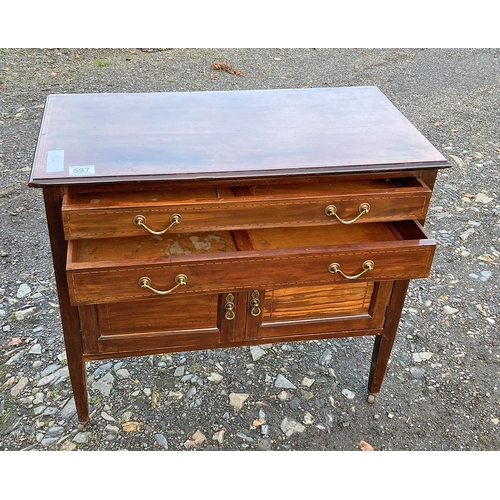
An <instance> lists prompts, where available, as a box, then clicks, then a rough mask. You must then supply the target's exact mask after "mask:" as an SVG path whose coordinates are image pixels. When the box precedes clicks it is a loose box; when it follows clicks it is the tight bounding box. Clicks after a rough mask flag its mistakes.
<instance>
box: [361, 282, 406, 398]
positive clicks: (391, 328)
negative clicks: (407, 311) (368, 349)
mask: <svg viewBox="0 0 500 500" xmlns="http://www.w3.org/2000/svg"><path fill="white" fill-rule="evenodd" d="M409 283H410V282H409V281H395V282H394V288H393V290H392V296H391V301H390V303H389V307H388V308H387V314H386V320H385V325H384V331H383V332H382V335H377V336H376V337H375V344H374V346H373V354H372V362H371V367H370V376H369V378H368V391H369V392H370V394H374V393H377V392H379V391H380V387H381V386H382V381H383V380H384V376H385V371H386V369H387V363H388V362H389V357H390V355H391V351H392V346H393V344H394V339H395V338H396V332H397V330H398V325H399V320H400V318H401V311H402V309H403V305H404V302H405V298H406V291H407V289H408V285H409Z"/></svg>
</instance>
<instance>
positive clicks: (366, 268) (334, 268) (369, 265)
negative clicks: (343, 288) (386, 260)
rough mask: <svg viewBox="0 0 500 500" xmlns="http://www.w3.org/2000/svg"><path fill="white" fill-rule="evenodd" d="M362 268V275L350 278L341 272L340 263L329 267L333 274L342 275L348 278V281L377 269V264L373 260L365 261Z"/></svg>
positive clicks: (334, 263)
mask: <svg viewBox="0 0 500 500" xmlns="http://www.w3.org/2000/svg"><path fill="white" fill-rule="evenodd" d="M362 267H363V270H362V271H361V272H360V273H358V274H356V275H355V276H349V275H347V274H344V273H343V272H342V271H341V269H340V264H339V263H337V262H333V263H332V264H330V265H329V266H328V271H330V272H331V273H340V274H341V275H342V276H343V277H344V278H347V279H348V280H355V279H357V278H359V277H360V276H362V275H363V274H365V273H366V272H368V271H371V270H372V269H373V268H374V267H375V264H374V263H373V260H365V261H364V262H363V266H362Z"/></svg>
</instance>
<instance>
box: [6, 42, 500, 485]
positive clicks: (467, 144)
mask: <svg viewBox="0 0 500 500" xmlns="http://www.w3.org/2000/svg"><path fill="white" fill-rule="evenodd" d="M499 57H500V50H499V49H133V48H132V49H119V50H118V49H114V50H105V49H92V50H90V49H50V50H49V49H1V50H0V179H1V182H0V194H1V197H0V209H1V213H2V218H1V223H0V231H1V241H0V259H1V260H0V262H1V264H2V266H1V271H0V289H1V290H0V325H1V328H0V449H2V450H12V451H14V450H166V449H168V450H171V451H180V450H188V449H191V450H276V451H280V450H294V451H300V450H308V451H321V450H339V451H340V450H345V451H349V450H352V451H353V450H359V449H360V443H361V442H362V441H364V442H366V443H368V444H369V445H371V446H372V447H373V448H374V449H375V450H377V451H378V450H396V451H403V450H414V451H424V450H433V451H438V450H455V451H458V450H488V451H497V450H499V449H500V424H499V421H500V391H499V382H500V381H499V371H500V339H499V324H500V304H499V297H500V293H499V289H498V283H499V269H498V264H499V263H500V238H499V237H500V191H499V187H498V180H499V175H498V174H499V164H500V136H499V109H500V60H499ZM213 62H223V63H225V64H227V65H229V66H230V67H232V68H233V69H235V70H238V72H241V73H242V74H232V73H228V72H220V71H213V70H211V69H210V66H211V64H212V63H213ZM353 85H376V86H378V87H379V88H380V89H381V90H382V91H383V92H384V93H385V94H386V95H387V96H388V97H389V99H391V100H392V102H393V103H394V104H395V105H396V106H397V107H398V108H399V109H400V110H401V111H402V112H403V113H404V114H405V115H406V116H407V117H408V118H409V119H410V120H411V121H412V122H413V123H414V124H415V126H416V127H417V128H418V129H419V130H420V131H421V132H422V133H423V134H424V135H425V136H426V137H427V138H428V139H429V140H430V141H431V142H432V143H433V144H434V145H435V146H436V147H437V148H438V149H439V150H440V151H441V152H442V153H443V154H444V155H445V156H446V157H447V158H448V159H449V160H450V161H451V162H452V163H453V164H454V168H453V169H449V170H446V171H441V172H440V174H439V176H438V180H437V184H436V188H435V192H434V196H433V199H432V202H431V208H430V212H429V218H428V222H427V224H426V227H427V228H428V231H429V232H430V234H431V235H432V236H433V237H435V238H436V239H437V241H438V247H437V251H436V256H435V260H434V265H433V269H432V272H431V276H430V278H428V279H426V280H415V281H413V282H412V284H411V286H410V290H409V294H408V297H407V301H406V304H405V309H404V313H403V317H402V320H401V324H400V328H399V332H398V337H397V341H396V343H395V346H394V350H393V354H392V357H391V361H390V364H389V367H388V372H387V375H386V378H385V381H384V384H383V387H382V391H381V393H380V394H379V395H378V397H377V400H376V402H375V404H371V405H370V404H368V403H367V402H366V383H367V374H368V367H369V362H370V354H371V348H372V339H370V338H367V339H345V340H327V341H317V342H316V341H314V342H303V343H300V342H299V343H293V344H276V345H272V346H271V345H265V346H261V348H259V349H252V350H250V349H248V348H238V349H231V350H214V351H200V352H189V353H176V354H172V355H164V356H151V357H143V358H126V359H121V360H111V361H102V362H91V363H88V365H87V374H88V385H89V396H90V400H91V412H92V416H91V423H90V425H89V427H88V428H87V429H85V430H81V429H79V426H78V423H77V421H76V418H75V413H74V407H73V400H72V393H71V387H70V383H69V379H68V375H67V368H66V363H65V357H64V345H63V342H62V333H61V327H60V317H59V311H58V305H57V295H56V290H55V282H54V277H53V272H52V264H51V257H50V249H49V241H48V236H47V230H46V222H45V214H44V208H43V203H42V197H41V191H40V190H38V189H32V188H28V187H27V182H28V178H29V173H30V167H31V162H32V159H33V154H34V150H35V146H36V141H37V134H38V129H39V126H40V120H41V117H42V113H43V107H44V102H45V98H46V96H47V95H48V94H51V93H79V92H85V93H87V92H158V91H161V92H182V91H204V90H237V89H264V88H297V87H324V86H331V87H336V86H353ZM234 395H239V397H240V399H239V400H238V401H236V399H237V398H236V396H234ZM235 398H236V399H235ZM240 406H241V408H240ZM353 477H354V476H353ZM353 477H351V480H352V479H353Z"/></svg>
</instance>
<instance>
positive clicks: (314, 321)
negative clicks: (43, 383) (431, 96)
mask: <svg viewBox="0 0 500 500" xmlns="http://www.w3.org/2000/svg"><path fill="white" fill-rule="evenodd" d="M449 166H450V164H449V163H448V162H447V160H446V159H445V158H444V157H443V156H442V155H441V154H440V153H439V152H438V151H437V150H436V149H435V148H434V147H433V146H432V145H431V144H430V143H429V141H428V140H427V139H425V138H424V136H423V135H422V134H421V133H420V132H418V131H417V130H416V129H415V128H414V127H413V125H412V124H411V123H410V122H409V121H408V120H407V119H406V118H405V117H404V116H403V115H402V114H401V113H400V112H399V111H398V110H397V109H396V108H395V107H394V106H393V105H392V104H391V102H390V101H389V100H388V99H387V98H386V97H385V96H384V95H383V94H382V93H381V92H380V90H379V89H377V88H376V87H350V88H318V89H293V90H259V91H232V92H193V93H188V92H186V93H151V94H139V93H138V94H81V95H78V94H73V95H51V96H49V98H48V99H47V103H46V107H45V112H44V117H43V121H42V125H41V130H40V135H39V141H38V145H37V150H36V153H35V158H34V165H33V170H32V174H31V178H30V183H29V184H30V185H31V186H37V187H41V188H43V194H44V200H45V207H46V214H47V221H48V229H49V234H50V240H51V248H52V255H53V263H54V270H55V277H56V282H57V288H58V294H59V303H60V311H61V319H62V327H63V333H64V340H65V345H66V352H67V359H68V366H69V371H70V377H71V383H72V387H73V392H74V396H75V402H76V408H77V413H78V418H79V420H80V421H81V422H86V421H88V419H89V412H88V396H87V387H86V378H85V361H88V360H92V359H107V358H117V357H123V356H137V355H146V354H154V353H165V352H175V351H188V350H196V349H215V348H226V347H235V346H247V345H252V344H259V343H269V342H287V341H305V340H311V339H319V338H329V337H331V338H333V337H343V336H355V335H371V336H374V339H375V340H374V350H373V358H372V364H371V369H370V374H369V382H368V391H369V392H370V393H372V394H373V393H376V392H378V391H379V390H380V387H381V384H382V380H383V377H384V374H385V370H386V367H387V362H388V359H389V356H390V353H391V349H392V345H393V342H394V337H395V334H396V330H397V326H398V322H399V319H400V314H401V310H402V307H403V303H404V300H405V295H406V289H407V286H408V283H409V280H410V279H412V278H423V277H426V276H427V275H428V274H429V271H430V268H431V263H432V259H433V254H434V250H435V242H434V241H433V240H432V239H430V238H429V237H428V235H427V234H426V232H425V230H424V228H423V224H424V221H425V217H426V213H427V208H428V205H429V201H430V197H431V194H432V189H433V185H434V181H435V179H436V175H437V172H438V170H439V169H440V168H445V167H449Z"/></svg>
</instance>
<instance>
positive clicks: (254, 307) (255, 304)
mask: <svg viewBox="0 0 500 500" xmlns="http://www.w3.org/2000/svg"><path fill="white" fill-rule="evenodd" d="M259 296H260V293H259V291H258V290H254V291H253V292H252V298H251V299H250V314H251V315H252V316H259V315H260V313H261V310H260V299H259Z"/></svg>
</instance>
